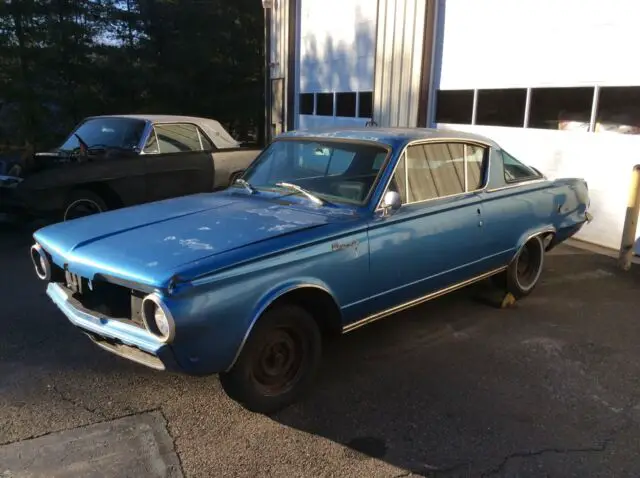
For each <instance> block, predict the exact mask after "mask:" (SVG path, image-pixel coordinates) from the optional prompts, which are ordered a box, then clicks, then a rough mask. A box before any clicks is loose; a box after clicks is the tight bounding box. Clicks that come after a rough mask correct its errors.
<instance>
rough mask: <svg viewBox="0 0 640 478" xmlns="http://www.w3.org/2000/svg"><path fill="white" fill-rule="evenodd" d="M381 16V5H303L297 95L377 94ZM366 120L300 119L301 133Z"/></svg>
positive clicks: (370, 1)
mask: <svg viewBox="0 0 640 478" xmlns="http://www.w3.org/2000/svg"><path fill="white" fill-rule="evenodd" d="M376 11H377V1H376V0H321V1H320V0H301V2H300V13H299V16H300V18H299V28H300V31H299V42H300V45H299V46H300V48H299V50H300V53H299V64H300V75H299V88H298V93H319V92H324V93H333V92H358V91H372V90H373V66H374V52H375V36H376ZM367 120H368V118H365V119H362V118H343V119H335V118H333V117H326V116H310V115H301V116H300V118H299V122H298V124H297V127H300V128H307V127H316V126H324V125H328V124H331V125H336V124H339V125H344V126H353V125H364V124H365V123H366V121H367Z"/></svg>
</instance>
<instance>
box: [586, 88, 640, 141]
mask: <svg viewBox="0 0 640 478" xmlns="http://www.w3.org/2000/svg"><path fill="white" fill-rule="evenodd" d="M596 131H613V132H616V133H625V134H640V86H615V87H611V86H610V87H604V88H601V89H600V100H599V102H598V121H597V125H596Z"/></svg>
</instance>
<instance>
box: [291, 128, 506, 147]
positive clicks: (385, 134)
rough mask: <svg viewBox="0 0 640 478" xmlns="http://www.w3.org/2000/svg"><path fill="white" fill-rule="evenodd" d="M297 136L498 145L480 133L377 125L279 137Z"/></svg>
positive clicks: (296, 133)
mask: <svg viewBox="0 0 640 478" xmlns="http://www.w3.org/2000/svg"><path fill="white" fill-rule="evenodd" d="M296 137H300V138H301V137H314V138H318V137H319V138H328V139H329V138H330V139H353V140H366V141H374V142H377V143H383V144H386V145H389V146H398V145H402V144H407V143H411V142H413V141H420V140H427V139H462V140H471V141H479V142H482V143H487V144H488V145H490V146H493V147H498V144H497V143H496V142H495V141H493V140H491V139H490V138H487V137H485V136H482V135H479V134H475V133H467V132H465V131H456V130H448V129H447V130H444V129H434V128H381V127H377V126H374V127H362V128H311V129H305V130H302V129H300V130H293V131H287V132H286V133H282V134H281V135H280V136H279V138H296Z"/></svg>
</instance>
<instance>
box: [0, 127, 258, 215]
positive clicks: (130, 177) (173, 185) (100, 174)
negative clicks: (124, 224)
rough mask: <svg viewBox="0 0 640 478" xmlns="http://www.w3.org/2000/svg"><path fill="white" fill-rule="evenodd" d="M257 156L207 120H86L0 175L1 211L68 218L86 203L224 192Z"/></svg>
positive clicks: (105, 205)
mask: <svg viewBox="0 0 640 478" xmlns="http://www.w3.org/2000/svg"><path fill="white" fill-rule="evenodd" d="M259 151H260V150H259V149H254V148H246V147H243V146H241V145H240V143H238V142H237V141H235V140H234V139H233V138H232V137H231V136H230V135H229V134H228V133H227V131H225V129H224V128H223V127H222V125H221V124H220V123H219V122H217V121H215V120H212V119H207V118H197V117H187V116H160V115H120V116H94V117H89V118H86V119H85V120H84V121H82V122H81V123H80V124H79V125H78V126H77V127H76V128H75V130H74V131H73V132H72V133H71V134H70V135H69V137H68V138H67V139H66V140H65V141H64V142H63V143H62V144H61V145H60V147H58V148H56V150H55V151H51V152H46V153H37V154H35V155H34V156H33V157H31V158H29V160H28V161H26V162H24V163H23V164H14V165H13V167H10V168H8V169H9V171H8V172H7V173H6V175H4V176H0V212H5V213H14V214H19V215H26V216H36V217H50V218H53V219H67V218H68V217H67V216H68V214H69V211H70V210H69V208H70V207H81V206H87V205H91V204H89V203H93V205H94V206H96V208H94V209H98V210H97V211H94V212H102V211H104V210H107V209H117V208H120V207H125V206H132V205H136V204H142V203H147V202H151V201H157V200H162V199H168V198H172V197H178V196H184V195H188V194H196V193H203V192H211V191H214V190H218V189H224V188H225V187H227V186H228V185H229V184H230V182H231V181H232V180H233V178H234V177H236V176H237V175H239V174H241V173H242V171H243V170H244V169H246V167H247V166H248V165H249V164H250V163H251V162H252V161H253V159H254V158H255V157H256V156H257V155H258V153H259ZM83 201H84V203H83ZM75 212H77V211H75Z"/></svg>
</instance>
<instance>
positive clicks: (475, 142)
mask: <svg viewBox="0 0 640 478" xmlns="http://www.w3.org/2000/svg"><path fill="white" fill-rule="evenodd" d="M439 143H462V145H463V146H464V145H468V144H471V145H475V146H480V147H483V148H486V149H487V156H488V157H487V171H486V173H487V174H486V179H485V182H484V185H483V186H482V187H480V188H478V189H474V190H473V191H464V192H461V193H456V194H449V195H447V196H439V197H436V198H430V199H423V200H422V201H413V202H408V203H406V204H403V205H402V206H409V205H414V204H422V203H426V202H429V201H435V200H438V199H447V198H452V197H457V196H464V195H467V194H476V193H479V192H482V191H485V190H486V188H487V187H488V186H489V181H490V180H491V150H492V149H493V148H495V146H493V145H491V144H490V143H487V142H484V141H481V140H476V139H465V138H427V139H419V140H414V141H410V142H409V143H407V144H406V145H405V146H404V148H403V149H402V152H401V153H400V155H399V156H398V161H396V164H395V165H394V166H393V171H391V175H390V176H389V179H388V180H387V182H386V184H385V186H384V189H383V190H382V196H380V200H379V201H378V204H377V205H376V207H375V208H374V212H379V211H381V210H382V209H381V206H380V205H381V204H382V200H383V199H384V195H385V193H386V192H387V190H388V189H389V184H390V183H391V180H392V179H393V176H394V175H395V174H396V169H397V168H398V164H399V163H400V161H402V160H403V158H404V159H405V161H406V154H407V149H409V148H410V147H412V146H421V145H427V144H439ZM465 163H466V161H465ZM405 173H406V176H407V181H408V176H409V173H408V171H405ZM465 180H466V175H465ZM402 206H400V207H402Z"/></svg>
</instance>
